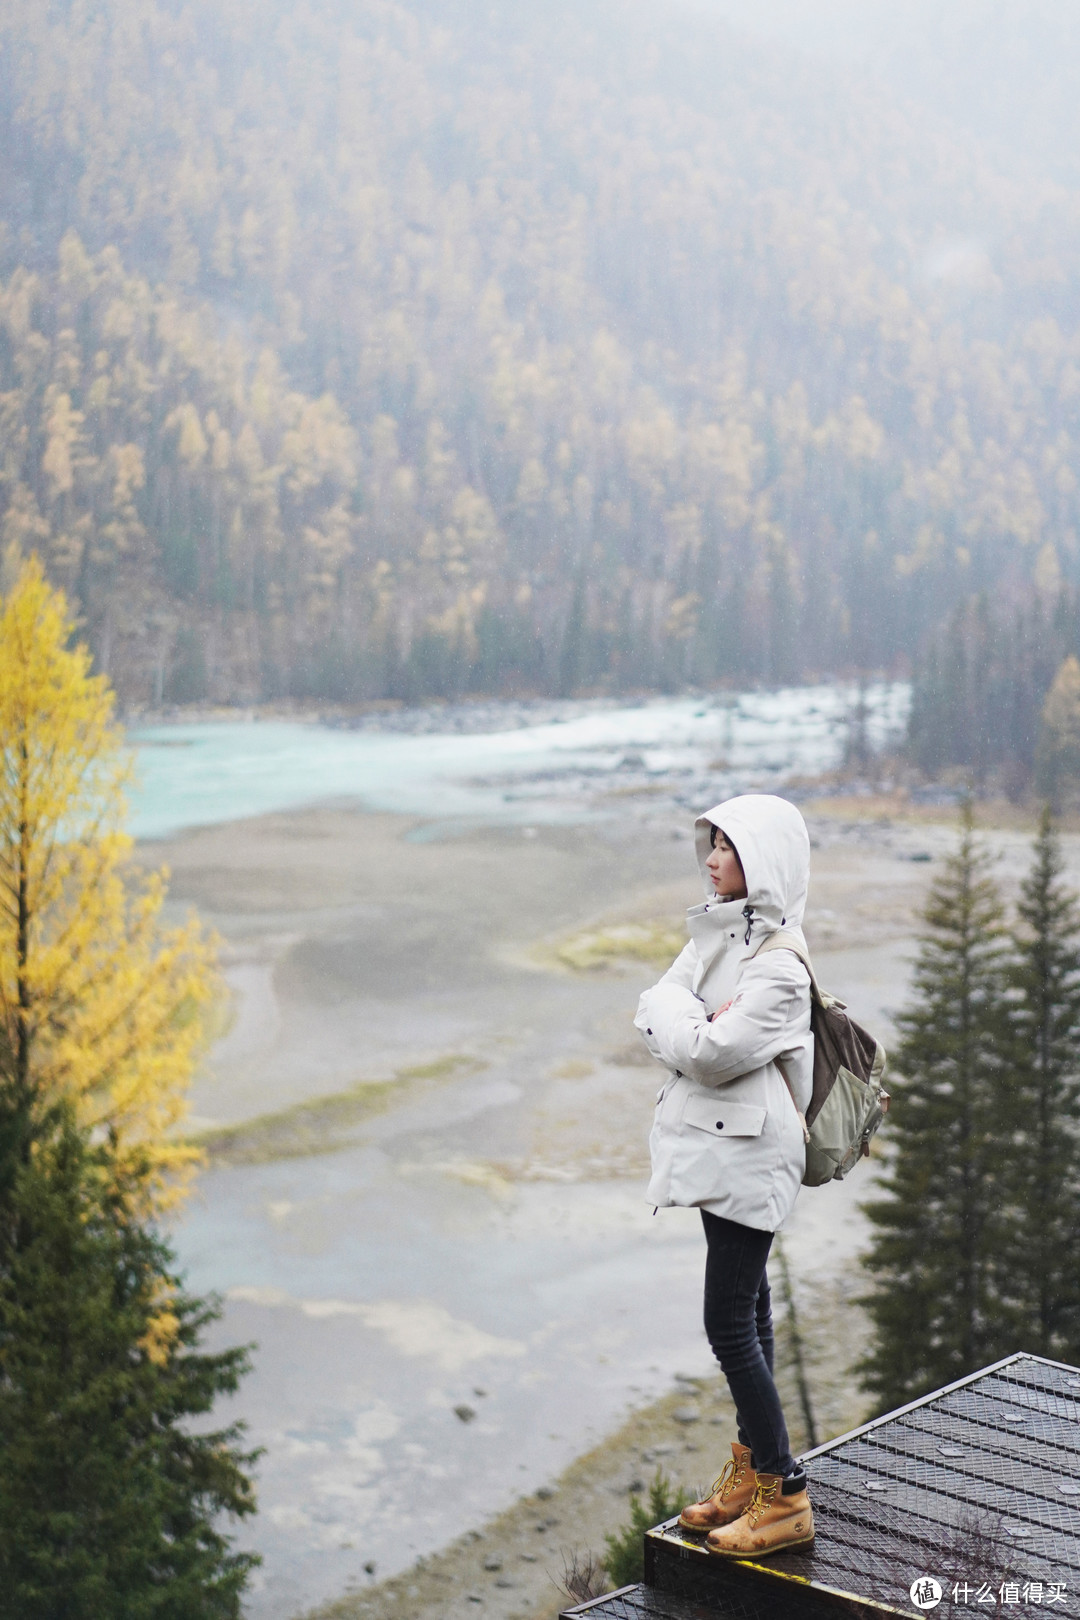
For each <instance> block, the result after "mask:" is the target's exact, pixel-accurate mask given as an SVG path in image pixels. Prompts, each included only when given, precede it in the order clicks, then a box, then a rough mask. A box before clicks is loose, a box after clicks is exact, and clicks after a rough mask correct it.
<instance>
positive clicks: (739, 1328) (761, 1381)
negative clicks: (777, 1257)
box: [701, 1209, 795, 1474]
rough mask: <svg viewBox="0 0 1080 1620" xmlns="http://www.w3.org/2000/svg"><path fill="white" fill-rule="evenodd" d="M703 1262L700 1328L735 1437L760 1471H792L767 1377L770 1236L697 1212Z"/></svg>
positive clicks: (770, 1331)
mask: <svg viewBox="0 0 1080 1620" xmlns="http://www.w3.org/2000/svg"><path fill="white" fill-rule="evenodd" d="M701 1219H702V1223H703V1224H704V1227H705V1239H706V1242H707V1243H708V1245H709V1253H708V1257H707V1259H706V1261H705V1333H706V1336H707V1337H708V1340H709V1343H710V1344H711V1345H712V1350H713V1355H714V1356H715V1357H716V1359H717V1361H718V1362H719V1363H720V1366H721V1368H722V1370H723V1373H724V1377H725V1378H726V1379H727V1381H728V1388H729V1389H730V1390H731V1398H732V1400H733V1401H734V1402H735V1414H736V1417H737V1419H738V1424H739V1439H740V1441H741V1442H742V1444H743V1445H744V1446H749V1447H750V1450H751V1451H752V1452H753V1454H754V1467H755V1468H757V1469H758V1470H759V1471H760V1472H761V1473H763V1474H790V1473H792V1472H793V1471H794V1469H795V1459H794V1457H793V1456H792V1455H791V1445H790V1442H789V1440H788V1432H787V1424H786V1423H785V1422H784V1412H783V1408H782V1407H781V1405H780V1396H779V1395H778V1394H777V1391H776V1385H775V1383H774V1382H773V1324H772V1304H771V1301H770V1298H769V1279H768V1277H767V1276H766V1274H765V1262H766V1261H767V1260H768V1258H769V1250H770V1248H771V1247H772V1240H773V1235H772V1233H771V1232H759V1231H757V1230H756V1229H755V1228H754V1227H752V1226H740V1225H739V1223H738V1222H737V1221H727V1220H724V1218H723V1217H722V1216H720V1215H710V1214H709V1212H708V1210H705V1209H703V1210H702V1211H701Z"/></svg>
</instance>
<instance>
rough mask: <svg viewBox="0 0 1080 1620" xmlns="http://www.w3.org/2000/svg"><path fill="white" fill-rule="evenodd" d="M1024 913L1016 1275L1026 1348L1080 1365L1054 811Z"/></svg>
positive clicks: (1071, 911)
mask: <svg viewBox="0 0 1080 1620" xmlns="http://www.w3.org/2000/svg"><path fill="white" fill-rule="evenodd" d="M1034 856H1035V858H1034V862H1033V864H1032V868H1031V871H1030V873H1029V874H1028V876H1027V878H1026V880H1025V882H1024V884H1023V887H1022V890H1021V897H1020V903H1019V906H1018V913H1019V928H1018V929H1017V935H1016V941H1015V949H1016V963H1015V967H1014V969H1013V975H1012V977H1013V984H1014V988H1015V990H1016V991H1017V992H1018V993H1019V999H1018V1001H1017V1002H1016V1003H1015V1004H1014V1012H1013V1017H1014V1024H1015V1033H1016V1037H1017V1061H1016V1064H1015V1067H1014V1069H1013V1072H1012V1076H1011V1079H1010V1092H1011V1101H1012V1108H1013V1131H1012V1159H1011V1166H1010V1170H1009V1176H1008V1181H1009V1187H1010V1192H1011V1198H1010V1204H1011V1209H1010V1216H1009V1223H1008V1257H1009V1259H1008V1269H1009V1274H1010V1278H1011V1283H1012V1292H1013V1294H1014V1297H1015V1300H1016V1308H1017V1313H1018V1318H1019V1322H1020V1331H1021V1335H1022V1340H1021V1342H1022V1345H1023V1348H1024V1349H1028V1350H1033V1351H1035V1352H1036V1353H1037V1354H1039V1355H1045V1356H1051V1357H1054V1358H1056V1359H1060V1360H1064V1361H1075V1360H1076V1358H1077V1357H1078V1356H1080V1287H1078V1284H1077V1277H1076V1252H1077V1246H1078V1244H1080V1136H1078V1126H1080V906H1078V903H1077V899H1076V896H1075V895H1074V894H1072V893H1071V892H1070V891H1069V890H1068V889H1067V888H1066V886H1065V884H1064V883H1063V881H1062V861H1061V849H1060V844H1059V841H1058V837H1057V833H1056V831H1055V828H1054V823H1053V820H1052V818H1051V815H1050V811H1049V808H1047V809H1045V810H1044V811H1043V814H1042V819H1041V822H1040V825H1039V832H1038V836H1037V838H1036V840H1035V849H1034Z"/></svg>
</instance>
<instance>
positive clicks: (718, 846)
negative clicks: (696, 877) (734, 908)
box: [705, 827, 746, 900]
mask: <svg viewBox="0 0 1080 1620" xmlns="http://www.w3.org/2000/svg"><path fill="white" fill-rule="evenodd" d="M705 865H706V866H707V867H708V869H709V873H710V875H711V877H712V880H713V888H714V889H715V890H716V892H717V894H718V895H721V896H722V897H723V898H724V899H725V900H745V899H746V878H745V877H744V876H743V869H742V863H741V862H740V860H739V857H738V855H736V853H735V848H734V845H732V844H729V843H728V841H727V837H726V835H725V834H724V833H723V832H721V830H720V828H719V827H717V828H715V829H714V831H713V847H712V852H711V854H710V855H709V858H708V860H707V861H706V862H705Z"/></svg>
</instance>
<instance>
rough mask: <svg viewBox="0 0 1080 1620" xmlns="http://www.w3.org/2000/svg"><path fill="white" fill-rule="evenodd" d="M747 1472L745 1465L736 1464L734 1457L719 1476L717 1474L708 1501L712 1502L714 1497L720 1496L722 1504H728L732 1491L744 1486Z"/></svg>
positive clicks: (710, 1487)
mask: <svg viewBox="0 0 1080 1620" xmlns="http://www.w3.org/2000/svg"><path fill="white" fill-rule="evenodd" d="M745 1472H746V1469H745V1465H744V1464H742V1463H736V1461H735V1459H734V1457H732V1458H731V1459H730V1460H729V1461H728V1462H726V1463H725V1464H724V1466H723V1468H722V1469H721V1470H720V1472H719V1474H717V1476H716V1478H715V1479H714V1480H713V1482H712V1484H711V1485H710V1486H709V1494H708V1496H707V1497H706V1501H712V1499H713V1497H716V1496H718V1497H719V1498H720V1500H721V1502H726V1501H727V1499H728V1497H729V1496H730V1495H731V1493H732V1491H734V1490H737V1489H738V1487H739V1486H740V1485H741V1484H742V1479H743V1474H744V1473H745Z"/></svg>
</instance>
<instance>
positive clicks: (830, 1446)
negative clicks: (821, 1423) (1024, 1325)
mask: <svg viewBox="0 0 1080 1620" xmlns="http://www.w3.org/2000/svg"><path fill="white" fill-rule="evenodd" d="M1017 1361H1039V1362H1042V1364H1043V1365H1044V1366H1046V1367H1062V1368H1064V1369H1065V1370H1066V1371H1067V1372H1076V1370H1077V1369H1076V1368H1075V1367H1072V1366H1070V1365H1069V1363H1068V1362H1067V1361H1050V1360H1049V1359H1048V1358H1047V1357H1046V1356H1034V1355H1032V1354H1031V1352H1030V1351H1029V1350H1014V1351H1013V1353H1012V1355H1011V1356H1002V1358H1001V1360H1000V1361H992V1362H991V1363H990V1365H989V1366H988V1367H980V1368H979V1370H978V1371H977V1372H973V1373H966V1374H965V1376H964V1377H963V1378H957V1379H956V1380H955V1381H954V1382H953V1383H951V1384H943V1385H942V1386H941V1388H940V1389H934V1390H931V1391H930V1394H929V1395H920V1396H919V1398H918V1400H915V1401H908V1402H907V1404H906V1405H905V1406H897V1407H895V1408H894V1409H893V1411H891V1412H883V1413H882V1414H881V1416H880V1417H876V1418H871V1419H870V1422H869V1423H860V1424H859V1426H858V1428H856V1429H849V1430H848V1431H847V1433H846V1434H838V1435H837V1436H836V1438H835V1439H833V1440H826V1441H825V1444H824V1445H821V1446H815V1447H814V1449H813V1451H804V1452H802V1453H801V1454H800V1456H799V1461H800V1462H809V1461H810V1460H811V1458H813V1457H820V1456H821V1455H822V1454H823V1453H824V1452H827V1451H833V1450H834V1449H835V1448H836V1447H837V1446H842V1445H846V1443H847V1442H848V1441H849V1440H857V1439H858V1438H859V1436H860V1435H862V1434H869V1433H870V1432H871V1430H873V1429H879V1428H880V1427H881V1425H882V1424H883V1423H891V1422H892V1420H893V1418H898V1417H903V1415H904V1413H905V1412H914V1411H916V1410H917V1409H918V1408H919V1407H920V1406H929V1404H930V1402H931V1401H936V1400H938V1399H939V1397H940V1396H942V1395H951V1394H952V1392H953V1390H954V1389H964V1388H965V1387H966V1386H967V1385H968V1384H974V1383H976V1382H977V1381H978V1380H979V1379H980V1378H985V1377H986V1375H987V1374H988V1373H994V1372H1000V1371H1001V1369H1002V1367H1011V1366H1012V1365H1013V1363H1014V1362H1017Z"/></svg>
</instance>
